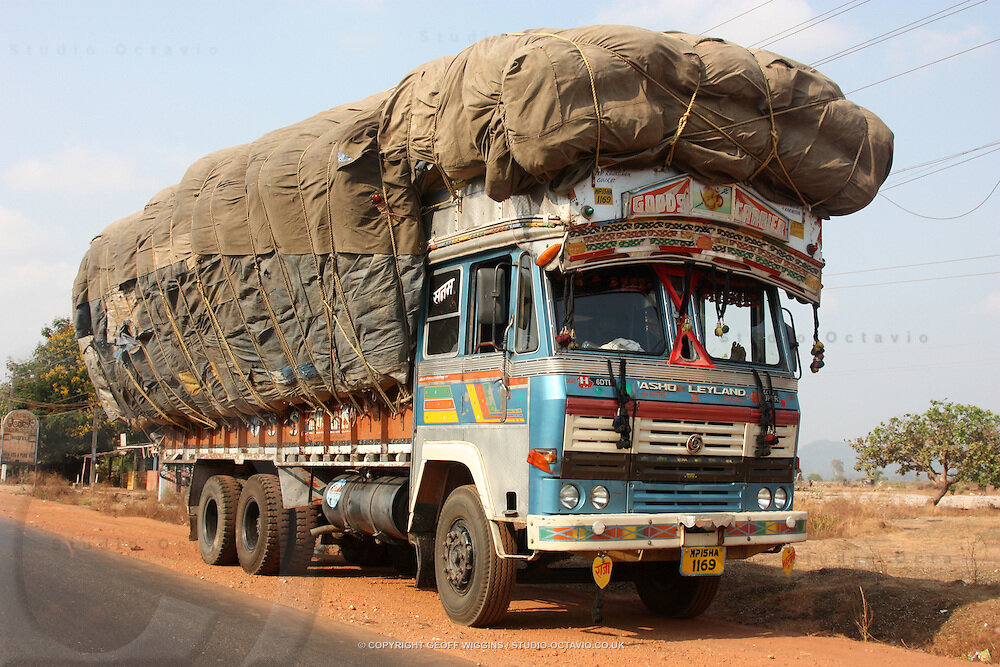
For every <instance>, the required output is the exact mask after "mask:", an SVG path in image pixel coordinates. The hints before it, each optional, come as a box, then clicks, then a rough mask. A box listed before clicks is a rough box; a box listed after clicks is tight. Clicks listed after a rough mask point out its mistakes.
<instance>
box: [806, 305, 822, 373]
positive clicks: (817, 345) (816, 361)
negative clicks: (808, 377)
mask: <svg viewBox="0 0 1000 667" xmlns="http://www.w3.org/2000/svg"><path fill="white" fill-rule="evenodd" d="M825 353H826V347H825V346H824V345H823V343H822V342H821V341H820V339H819V306H816V305H814V306H813V346H812V349H811V350H809V354H811V355H812V356H813V360H812V363H811V364H809V370H810V372H813V373H819V369H821V368H823V366H826V362H825V361H823V356H824V354H825Z"/></svg>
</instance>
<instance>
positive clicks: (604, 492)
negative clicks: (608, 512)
mask: <svg viewBox="0 0 1000 667" xmlns="http://www.w3.org/2000/svg"><path fill="white" fill-rule="evenodd" d="M610 500H611V494H610V493H608V489H607V487H604V486H601V485H600V484H598V485H597V486H595V487H594V488H592V489H591V490H590V504H591V505H593V506H594V509H598V510H602V509H604V508H605V507H607V506H608V502H609V501H610Z"/></svg>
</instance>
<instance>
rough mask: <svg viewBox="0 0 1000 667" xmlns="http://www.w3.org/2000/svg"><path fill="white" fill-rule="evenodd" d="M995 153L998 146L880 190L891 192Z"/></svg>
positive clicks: (998, 148) (999, 149)
mask: <svg viewBox="0 0 1000 667" xmlns="http://www.w3.org/2000/svg"><path fill="white" fill-rule="evenodd" d="M997 151H1000V146H998V147H997V148H994V149H993V150H990V151H986V152H985V153H980V154H979V155H973V156H972V157H967V158H965V159H964V160H959V161H958V162H955V163H953V164H949V165H945V166H944V167H940V168H938V169H934V170H933V171H928V172H925V173H923V174H920V175H919V176H914V177H912V178H908V179H906V180H905V181H900V182H899V183H893V184H892V185H888V186H886V187H884V188H882V190H883V191H885V190H892V189H893V188H898V187H899V186H901V185H906V184H907V183H912V182H913V181H919V180H920V179H921V178H927V177H928V176H933V175H934V174H937V173H939V172H942V171H947V170H948V169H952V168H954V167H957V166H958V165H960V164H965V163H966V162H972V161H973V160H976V159H978V158H981V157H984V156H986V155H989V154H990V153H996V152H997Z"/></svg>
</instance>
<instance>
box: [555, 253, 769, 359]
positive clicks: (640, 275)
mask: <svg viewBox="0 0 1000 667" xmlns="http://www.w3.org/2000/svg"><path fill="white" fill-rule="evenodd" d="M571 277H572V280H573V283H572V290H570V289H569V285H568V284H567V282H566V277H565V276H563V275H562V274H558V273H550V274H549V280H550V283H551V286H552V296H553V301H554V304H555V317H556V320H555V330H556V331H557V332H562V330H563V329H564V328H565V329H566V331H567V332H569V331H574V332H575V336H574V337H573V338H572V341H571V343H570V344H569V347H570V348H571V349H580V350H605V351H615V352H632V353H635V354H646V355H654V356H663V355H666V354H670V353H671V352H673V353H674V356H675V357H676V358H677V360H678V362H679V363H685V362H687V363H694V362H697V361H698V359H699V358H701V357H704V356H706V355H707V356H708V357H710V358H711V360H712V361H715V362H719V361H721V362H729V363H744V364H757V365H766V366H778V365H780V364H781V363H782V357H783V355H782V352H781V343H780V339H779V337H778V333H777V332H778V326H779V324H778V323H779V322H781V319H780V315H779V303H778V295H777V291H776V290H775V289H774V288H772V287H769V286H767V285H765V284H764V283H762V282H760V281H758V280H754V279H753V278H747V277H741V276H737V275H735V274H731V273H728V272H726V271H712V270H711V269H702V268H689V269H687V270H686V269H685V268H684V267H683V266H678V265H666V264H656V265H625V266H612V267H605V268H600V269H594V270H591V271H579V272H576V273H575V274H571ZM685 288H687V289H685ZM685 293H688V294H690V297H689V302H688V303H689V305H688V308H687V309H686V321H687V322H688V324H689V326H688V327H687V328H688V329H689V330H690V333H686V334H684V335H681V336H680V340H679V341H678V342H677V343H676V348H677V349H676V350H675V349H674V348H675V343H674V338H675V336H676V335H677V333H678V324H677V323H676V322H677V318H678V317H679V315H680V311H681V308H680V306H681V301H682V298H683V295H684V294H685ZM567 303H569V304H571V305H570V307H569V313H568V314H567V309H566V304H567ZM668 318H669V319H668ZM564 344H565V343H564Z"/></svg>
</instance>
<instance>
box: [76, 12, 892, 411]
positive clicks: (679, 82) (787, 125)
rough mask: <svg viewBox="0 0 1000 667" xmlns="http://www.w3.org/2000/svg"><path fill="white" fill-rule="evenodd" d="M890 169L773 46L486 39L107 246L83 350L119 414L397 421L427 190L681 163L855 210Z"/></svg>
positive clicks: (870, 123)
mask: <svg viewBox="0 0 1000 667" xmlns="http://www.w3.org/2000/svg"><path fill="white" fill-rule="evenodd" d="M891 161H892V133H891V132H890V131H889V129H888V128H887V127H886V126H885V125H884V124H883V123H882V122H881V121H880V120H879V119H878V118H877V117H876V116H874V115H873V114H872V113H870V112H869V111H867V110H865V109H863V108H861V107H859V106H857V105H855V104H853V103H851V102H849V101H847V100H846V99H844V96H843V93H842V92H841V91H840V88H838V87H837V85H836V84H835V83H833V82H832V81H831V80H829V79H827V78H826V77H824V76H823V75H822V74H820V73H818V72H816V71H815V70H813V69H811V68H809V67H807V66H805V65H802V64H799V63H796V62H794V61H792V60H788V59H787V58H782V57H781V56H778V55H775V54H773V53H770V52H768V51H752V50H747V49H744V48H742V47H739V46H737V45H735V44H731V43H729V42H725V41H722V40H718V39H712V38H707V37H699V36H696V35H687V34H681V33H658V32H652V31H649V30H643V29H640V28H631V27H624V26H592V27H587V28H578V29H573V30H547V29H543V30H534V31H528V32H525V33H517V34H507V35H501V36H498V37H490V38H487V39H484V40H481V41H479V42H477V43H475V44H473V45H472V46H470V47H469V48H467V49H465V50H464V51H462V52H461V53H459V54H458V55H457V56H454V57H446V58H440V59H438V60H435V61H432V62H430V63H428V64H426V65H423V66H422V67H419V68H417V69H415V70H413V71H412V72H410V73H409V74H408V75H406V77H404V79H403V80H402V81H401V82H400V83H399V84H398V85H397V86H396V87H395V88H393V89H392V90H390V91H387V92H385V93H381V94H378V95H374V96H372V97H369V98H367V99H365V100H362V101H360V102H356V103H353V104H348V105H343V106H339V107H335V108H333V109H330V110H328V111H324V112H322V113H319V114H317V115H316V116H313V117H312V118H308V119H306V120H304V121H302V122H300V123H296V124H295V125H291V126H289V127H286V128H282V129H280V130H276V131H274V132H272V133H270V134H267V135H265V136H263V137H261V138H260V139H258V140H256V141H254V142H253V143H250V144H245V145H242V146H236V147H234V148H228V149H225V150H221V151H218V152H216V153H212V154H211V155H208V156H206V157H204V158H202V159H201V160H199V161H197V162H195V163H194V164H193V165H192V166H191V167H190V168H189V169H188V171H187V173H186V174H185V175H184V177H183V178H182V179H181V182H180V183H179V184H177V185H176V186H172V187H170V188H167V189H165V190H163V191H162V192H160V193H158V194H157V195H156V196H154V197H153V198H152V199H151V200H150V202H149V203H148V204H147V205H146V207H145V209H144V210H143V211H141V212H139V213H136V214H133V215H131V216H129V217H127V218H124V219H122V220H120V221H118V222H115V223H113V224H112V225H111V226H109V227H108V228H107V229H105V230H104V231H103V232H102V233H101V234H100V235H99V236H97V237H96V238H95V239H94V240H93V242H92V244H91V247H90V249H89V251H88V252H87V254H86V256H85V257H84V259H83V262H82V264H81V267H80V273H79V276H78V278H77V280H76V283H75V285H74V290H73V300H74V306H75V309H76V328H77V337H78V339H79V340H80V344H81V348H82V349H83V351H84V358H85V360H86V362H87V367H88V370H89V371H90V374H91V377H92V378H93V380H94V382H95V385H96V386H97V388H98V392H99V395H100V397H101V401H102V404H103V405H104V407H105V409H106V410H107V411H108V413H109V414H110V415H111V416H112V417H119V416H120V417H125V418H128V419H134V418H137V417H143V418H146V419H149V420H152V421H154V422H158V423H170V424H175V425H179V426H190V425H196V424H202V425H206V426H214V425H216V424H217V420H218V418H219V417H227V416H243V417H246V416H253V415H260V416H263V415H267V414H270V413H274V412H281V411H283V410H285V409H286V408H287V407H288V406H289V405H306V406H313V407H319V406H322V405H324V404H330V403H337V402H340V403H343V402H349V401H354V402H356V403H357V404H358V405H364V404H371V403H372V402H374V403H376V404H378V403H380V404H383V405H386V406H389V407H393V406H395V405H398V404H399V403H400V402H403V401H405V400H407V396H408V393H407V389H406V387H407V386H408V383H409V379H410V378H409V374H410V371H411V362H412V354H413V349H414V335H413V334H414V331H415V329H416V317H417V312H418V309H419V305H420V304H419V301H420V293H421V289H422V285H423V277H424V267H423V263H424V259H423V253H424V235H423V229H422V225H421V221H420V205H421V204H420V196H421V193H422V192H423V190H425V189H427V188H431V187H442V179H443V180H444V183H443V187H448V185H449V183H450V182H451V181H455V180H459V179H468V178H473V177H478V176H484V177H485V180H486V187H487V192H488V193H489V194H490V196H491V197H493V198H494V199H496V200H498V201H501V200H503V199H506V198H508V197H510V196H511V195H514V194H518V193H522V192H525V191H527V190H529V189H531V188H534V187H539V186H540V184H546V185H547V186H548V187H550V188H551V189H553V190H554V191H557V192H560V191H565V190H568V189H569V188H570V187H571V186H572V185H573V184H574V183H575V182H577V181H578V180H579V179H580V178H582V177H584V176H586V175H587V174H588V173H590V172H591V171H593V170H595V169H598V168H612V167H614V168H640V167H648V166H653V165H664V164H669V165H671V166H673V167H675V168H679V169H682V170H684V171H687V172H690V173H692V174H694V175H695V176H697V177H698V179H699V180H701V181H702V182H705V183H721V182H734V181H737V182H744V183H748V184H750V185H751V186H753V187H754V188H755V189H756V190H757V191H758V192H761V193H762V194H764V195H766V196H768V197H769V198H771V199H772V200H774V201H777V202H783V203H788V204H796V205H806V206H809V207H811V208H812V209H813V210H814V212H816V213H817V214H819V215H844V214H847V213H851V212H854V211H857V210H859V209H860V208H862V207H864V206H865V205H867V204H868V203H869V202H870V201H871V200H872V198H874V196H875V194H876V192H877V190H878V187H879V186H880V185H881V184H882V182H883V180H884V179H885V177H886V176H887V175H888V172H889V167H890V165H891ZM373 195H375V196H374V197H373ZM485 222H489V221H484V223H485Z"/></svg>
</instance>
